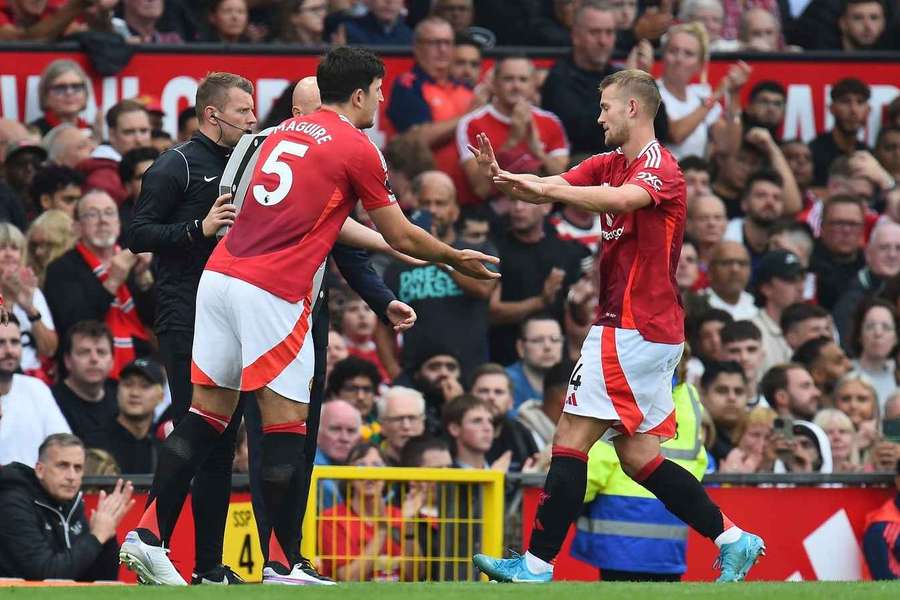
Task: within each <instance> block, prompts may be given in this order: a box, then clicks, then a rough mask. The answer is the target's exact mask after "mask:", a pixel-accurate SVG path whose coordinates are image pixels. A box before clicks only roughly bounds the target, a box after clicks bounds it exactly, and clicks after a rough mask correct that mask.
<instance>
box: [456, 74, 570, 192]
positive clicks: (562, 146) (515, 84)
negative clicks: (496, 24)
mask: <svg viewBox="0 0 900 600" xmlns="http://www.w3.org/2000/svg"><path fill="white" fill-rule="evenodd" d="M534 75H535V74H534V64H533V63H532V62H531V61H530V60H529V59H528V58H525V57H523V56H510V57H506V58H501V59H499V60H498V61H497V63H496V64H495V66H494V77H493V91H494V94H493V100H492V102H491V103H490V104H489V105H487V106H484V107H482V108H480V109H478V110H476V111H474V112H471V113H469V114H468V115H466V116H465V117H463V118H462V119H460V121H459V125H458V126H457V128H456V143H457V147H458V151H459V157H460V160H461V161H462V166H463V170H464V171H465V174H466V178H467V179H468V183H469V185H467V186H464V187H463V188H461V189H460V190H459V193H460V195H459V201H460V203H461V204H468V203H473V202H479V201H482V200H484V199H486V198H488V197H489V196H490V195H492V194H493V193H495V190H494V186H493V184H492V183H491V181H490V180H489V179H488V178H487V177H485V176H484V175H482V174H481V172H480V171H479V169H478V163H477V161H476V160H475V157H474V156H473V155H472V153H471V152H469V151H468V149H467V146H469V145H472V146H475V145H476V140H475V136H476V135H478V134H479V133H486V134H488V137H490V138H491V139H492V140H495V143H496V144H497V145H498V148H497V162H498V164H499V165H500V168H501V169H504V170H507V171H510V172H513V173H540V174H542V175H557V174H559V173H562V172H563V170H565V168H566V167H567V166H568V164H569V141H568V140H567V139H566V133H565V131H564V130H563V126H562V122H561V121H560V120H559V118H558V117H557V116H556V115H554V114H553V113H551V112H549V111H546V110H541V109H540V108H537V107H535V106H534V105H532V104H531V100H532V99H533V98H534V97H535V95H536V93H537V86H536V82H535V77H534Z"/></svg>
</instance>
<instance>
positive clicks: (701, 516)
mask: <svg viewBox="0 0 900 600" xmlns="http://www.w3.org/2000/svg"><path fill="white" fill-rule="evenodd" d="M634 480H635V481H637V482H638V483H639V484H641V485H642V486H644V487H645V488H647V489H648V490H649V491H650V492H652V493H653V495H654V496H656V497H657V498H658V499H659V500H660V502H662V503H663V504H664V505H665V506H666V508H667V509H668V510H669V512H671V513H672V514H673V515H675V516H676V517H678V518H679V519H681V520H682V521H684V522H685V523H687V524H688V525H690V526H691V527H693V528H694V529H696V530H697V532H698V533H699V534H700V535H702V536H704V537H708V538H709V539H711V540H713V541H715V539H716V538H717V537H719V535H720V534H721V533H722V532H723V531H724V530H725V523H726V519H725V515H723V514H722V510H721V509H720V508H719V507H718V506H716V505H715V504H714V503H713V501H712V500H710V498H709V495H708V494H707V493H706V490H705V489H703V485H701V484H700V482H699V481H697V479H696V478H695V477H694V476H693V475H691V474H690V472H689V471H687V470H686V469H684V468H683V467H682V466H681V465H679V464H677V463H674V462H672V461H671V460H664V459H662V455H660V456H659V457H657V459H656V460H654V461H651V462H650V464H649V465H647V466H646V467H644V469H643V470H642V471H641V472H640V473H638V474H637V475H636V476H635V477H634ZM727 523H728V525H731V522H730V521H728V522H727Z"/></svg>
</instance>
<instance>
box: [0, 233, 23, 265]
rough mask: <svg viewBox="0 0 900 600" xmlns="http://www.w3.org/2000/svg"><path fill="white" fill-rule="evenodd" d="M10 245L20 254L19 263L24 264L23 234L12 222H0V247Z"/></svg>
mask: <svg viewBox="0 0 900 600" xmlns="http://www.w3.org/2000/svg"><path fill="white" fill-rule="evenodd" d="M6 246H12V247H13V248H16V249H18V250H19V253H20V254H21V259H20V261H19V262H20V263H21V264H22V265H23V266H24V265H25V236H24V235H22V232H21V231H19V228H18V227H16V226H15V225H13V224H12V223H0V248H5V247H6Z"/></svg>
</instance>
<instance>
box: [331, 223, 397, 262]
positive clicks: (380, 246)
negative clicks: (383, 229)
mask: <svg viewBox="0 0 900 600" xmlns="http://www.w3.org/2000/svg"><path fill="white" fill-rule="evenodd" d="M338 241H339V242H340V243H342V244H346V245H348V246H353V247H354V248H362V249H363V250H369V251H370V252H388V253H390V252H392V251H393V248H391V246H390V244H388V243H387V241H385V239H384V236H382V235H381V234H380V233H378V232H377V231H375V230H374V229H369V228H368V227H366V226H365V225H363V224H362V223H359V222H358V221H354V220H353V219H351V218H349V217H348V218H347V220H346V221H344V224H343V225H342V226H341V231H340V233H339V234H338Z"/></svg>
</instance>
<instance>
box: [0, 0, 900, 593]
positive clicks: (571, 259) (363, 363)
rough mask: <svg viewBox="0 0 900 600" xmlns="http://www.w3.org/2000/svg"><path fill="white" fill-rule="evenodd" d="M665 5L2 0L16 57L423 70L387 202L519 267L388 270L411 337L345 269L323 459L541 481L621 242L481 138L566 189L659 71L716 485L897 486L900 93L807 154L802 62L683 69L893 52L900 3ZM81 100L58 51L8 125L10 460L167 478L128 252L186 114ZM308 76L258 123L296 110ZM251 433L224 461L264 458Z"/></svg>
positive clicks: (840, 123) (847, 92) (840, 85)
mask: <svg viewBox="0 0 900 600" xmlns="http://www.w3.org/2000/svg"><path fill="white" fill-rule="evenodd" d="M675 4H676V5H673V2H671V1H666V0H663V2H662V3H650V2H645V3H641V2H637V1H635V0H610V1H609V2H599V1H595V0H580V1H579V0H544V1H538V0H523V1H520V2H503V1H500V0H407V1H406V2H404V1H403V0H363V1H356V2H354V1H352V0H288V1H284V2H275V1H273V0H212V1H208V2H196V3H195V2H186V1H179V0H167V1H165V2H163V0H155V1H150V0H122V1H121V2H119V1H118V0H44V1H29V0H0V41H35V42H52V41H56V40H61V39H69V37H70V36H76V37H77V36H82V35H92V34H95V33H107V34H115V35H116V36H118V38H117V39H119V40H121V42H122V43H124V44H148V43H165V44H177V43H192V42H225V43H229V44H241V43H251V42H252V43H260V42H270V43H272V44H282V45H284V48H285V51H288V52H289V51H290V49H292V48H313V49H315V48H319V47H321V46H323V45H328V44H351V45H353V44H356V45H366V46H379V45H386V46H392V47H397V46H403V47H409V48H410V49H411V52H412V54H413V56H414V58H415V65H414V67H413V68H412V69H411V70H410V71H409V72H407V73H404V74H402V75H400V76H399V77H398V78H397V80H396V81H395V83H394V85H393V88H392V89H389V90H386V98H385V101H386V102H387V106H388V108H387V117H388V119H389V120H390V121H391V125H392V126H393V128H394V129H395V130H396V132H397V135H396V136H395V137H393V138H392V139H390V140H389V141H388V143H387V144H386V146H385V147H384V149H383V151H384V157H385V159H386V161H387V165H388V170H389V173H390V183H391V186H392V188H393V190H394V192H395V194H396V196H397V198H398V201H399V202H400V204H401V206H402V207H403V209H404V211H405V212H407V214H408V215H409V216H410V218H411V219H412V220H413V221H414V222H415V223H417V224H419V225H420V226H422V227H424V228H426V229H428V230H430V231H431V232H432V233H433V235H435V237H437V238H439V239H440V240H442V241H444V242H446V243H447V244H450V245H452V246H454V247H456V248H473V249H477V250H481V251H483V252H485V253H488V254H495V255H497V256H499V257H500V259H501V263H500V266H499V269H500V271H501V273H502V279H500V280H499V282H494V281H476V280H474V279H471V278H468V277H465V276H463V275H460V274H459V273H456V272H454V271H452V270H451V269H448V268H446V267H444V266H442V265H434V264H426V265H412V264H408V263H403V262H399V261H397V260H393V259H391V258H388V257H386V256H383V255H382V256H376V257H374V260H375V263H376V267H377V270H378V271H379V273H380V274H382V276H383V278H384V281H385V282H386V283H387V285H388V287H389V288H390V289H391V290H392V291H393V292H394V294H395V295H396V297H397V299H398V300H400V301H401V302H403V303H406V304H408V305H409V306H411V307H412V308H413V309H414V310H415V311H416V313H417V315H418V321H417V323H416V325H415V326H414V327H413V328H412V329H411V330H409V331H407V332H405V333H404V334H402V335H399V336H398V335H397V334H395V332H394V331H393V329H392V327H391V326H390V324H389V323H387V322H386V321H384V320H382V319H380V318H379V316H378V315H376V313H375V312H374V311H373V310H372V308H370V307H369V306H368V305H367V304H366V303H365V302H364V301H363V300H362V299H361V298H360V297H359V296H357V295H355V294H354V293H353V292H352V291H351V290H350V289H349V287H348V286H347V285H346V284H345V283H344V282H343V281H342V280H341V278H340V275H339V274H338V271H337V270H331V277H332V279H333V281H332V282H331V283H330V285H331V289H332V293H331V297H330V298H331V299H330V305H329V311H330V315H331V324H332V329H331V332H330V333H329V337H328V353H327V372H328V376H327V386H326V403H325V405H324V406H323V410H322V416H321V427H320V431H319V438H318V440H319V449H318V453H317V455H316V464H322V465H342V464H353V465H369V466H371V465H394V466H441V467H451V466H452V467H458V468H470V469H496V470H501V471H504V472H508V473H512V472H526V473H527V472H542V471H544V470H546V468H547V465H548V463H549V452H550V446H551V442H552V437H553V432H554V427H555V423H556V421H557V420H558V419H559V415H560V412H561V410H562V406H563V403H564V402H565V399H566V390H567V387H568V386H569V384H570V380H571V382H572V383H574V378H575V377H576V376H577V371H576V372H575V374H573V368H574V367H575V364H576V363H577V361H578V357H579V353H580V349H581V343H582V341H583V339H584V337H585V335H586V334H587V331H588V329H589V328H590V325H591V323H592V322H593V318H594V316H595V315H594V313H595V309H596V304H597V296H598V294H602V293H603V290H604V282H603V281H601V280H599V277H598V276H597V270H596V268H595V266H596V265H595V261H594V258H595V257H596V256H597V253H598V252H599V250H600V249H601V248H602V245H603V243H604V239H611V238H610V237H609V236H613V235H615V234H616V232H615V231H608V230H607V229H606V228H605V227H606V226H605V224H604V223H603V221H602V217H601V215H596V214H591V213H587V212H583V211H580V210H577V209H573V208H564V209H559V210H557V209H554V207H552V206H548V205H531V204H526V203H523V202H519V201H511V200H509V199H508V198H504V197H502V196H501V195H499V194H498V191H497V189H496V188H495V187H494V185H493V184H492V182H491V181H490V180H489V179H487V178H485V177H483V176H482V175H481V173H480V171H479V169H478V166H477V164H476V161H475V159H474V158H473V157H472V155H471V154H470V152H469V150H468V149H467V146H468V145H470V144H473V145H477V143H476V142H475V136H476V135H477V134H478V133H481V132H487V133H488V135H489V136H490V137H491V140H492V142H493V143H494V147H495V148H496V149H497V159H498V162H499V164H500V166H501V167H502V168H503V169H506V170H509V171H512V172H520V173H521V172H529V173H538V174H542V175H548V174H558V173H561V172H563V171H565V170H566V169H568V168H569V167H570V166H572V165H574V164H577V163H578V162H579V161H580V160H582V159H583V158H585V157H587V156H589V155H591V154H595V153H599V152H606V151H609V150H612V149H611V148H606V147H605V146H604V145H603V135H602V132H601V130H600V128H599V126H598V125H597V123H596V118H597V113H598V108H597V86H598V84H599V82H600V81H601V80H602V79H603V78H604V77H605V76H606V75H607V74H609V73H611V72H613V71H614V70H616V69H618V68H620V67H621V66H622V65H628V66H631V67H637V68H642V69H645V70H650V69H651V68H653V66H654V63H657V66H659V67H661V68H659V69H658V72H659V73H660V77H659V79H658V84H659V87H660V92H661V94H662V97H663V106H662V107H661V109H660V113H659V114H658V116H657V133H658V137H659V139H660V141H662V142H663V143H664V144H665V145H666V146H667V147H668V148H669V149H670V150H671V151H672V152H673V154H675V156H676V157H677V158H678V159H679V161H680V165H681V168H682V170H683V172H684V175H685V179H686V182H687V185H688V215H687V225H686V237H685V240H684V246H683V250H682V253H681V259H680V261H679V263H678V267H677V272H676V280H677V283H678V286H679V288H680V290H681V291H682V295H683V302H684V305H685V307H686V309H687V319H686V323H685V330H686V337H687V339H688V342H689V344H688V348H689V356H686V357H685V361H684V364H683V367H684V368H683V369H679V371H678V373H677V375H676V381H673V385H676V384H687V385H688V386H694V387H695V388H696V391H697V393H699V398H700V401H701V402H702V405H703V410H702V411H701V413H700V417H699V418H700V419H701V423H699V424H698V425H700V427H698V428H697V429H698V431H700V436H701V438H702V442H703V444H704V446H705V448H706V456H705V459H706V461H707V463H708V466H707V467H706V470H707V472H716V471H717V472H723V473H772V472H774V473H782V472H794V473H798V472H799V473H808V472H821V473H847V472H874V471H894V470H895V468H896V465H897V463H898V460H900V439H898V436H900V431H897V427H896V424H897V423H900V387H898V381H900V371H898V369H897V359H898V355H900V344H898V341H900V340H898V331H897V328H898V313H900V185H898V181H897V179H898V178H900V97H898V98H897V99H895V100H894V101H893V102H892V103H891V104H890V105H889V107H888V108H887V110H886V111H885V115H884V121H883V122H882V123H881V126H880V129H879V131H878V134H877V138H876V141H875V144H874V146H873V147H871V148H870V147H868V146H867V145H866V144H865V143H864V142H862V141H860V140H861V136H860V132H861V131H862V130H863V129H864V127H865V126H866V123H867V121H868V118H869V113H870V106H869V103H868V101H869V99H870V96H871V90H870V87H869V85H868V84H867V83H866V82H865V81H861V80H859V79H856V78H854V77H846V78H843V79H840V80H838V81H834V82H833V85H832V86H831V91H830V107H829V110H830V112H831V115H832V116H833V121H834V127H833V128H832V129H831V130H828V131H824V132H822V133H821V134H820V135H818V136H817V137H816V138H815V139H813V140H812V141H810V142H806V141H803V140H799V139H782V137H781V132H782V125H783V121H784V117H785V106H786V98H787V92H786V88H787V86H788V85H789V84H790V80H789V75H788V74H786V77H785V78H784V79H783V80H778V81H775V80H767V81H759V82H757V83H755V84H754V85H753V86H752V89H748V87H750V86H748V85H747V81H748V78H749V76H750V74H751V72H752V68H751V66H750V65H748V64H746V63H744V62H743V61H737V60H736V61H734V63H733V65H731V67H730V68H729V69H728V71H727V74H726V75H725V76H724V77H723V78H722V80H721V81H718V82H715V85H714V86H712V87H711V86H710V85H708V84H703V85H694V84H693V83H692V82H695V81H696V80H697V79H698V78H701V79H703V80H704V81H705V73H706V67H707V64H708V62H709V56H710V52H728V51H745V52H755V51H791V52H793V51H796V52H801V51H802V50H804V49H808V50H819V49H829V50H841V51H844V52H858V51H865V50H900V11H898V8H897V6H896V3H893V2H885V1H884V0H844V1H840V0H810V1H808V2H802V1H801V2H793V1H792V2H780V1H777V2H776V1H775V0H753V1H744V2H740V1H738V0H683V1H682V2H680V3H675ZM502 46H531V47H536V46H544V47H561V46H570V47H571V53H570V54H568V55H566V56H565V57H562V58H559V59H558V60H557V61H556V62H555V64H553V65H552V67H550V68H549V69H539V68H536V66H535V64H534V63H533V62H532V60H531V59H529V58H527V57H526V56H524V55H519V54H514V55H508V56H504V57H503V58H498V59H496V60H495V62H494V63H493V66H492V67H491V68H490V69H488V68H486V67H485V65H484V63H483V61H484V60H485V59H484V53H485V52H486V51H489V50H491V49H492V48H495V47H502ZM614 55H615V56H616V57H618V58H616V59H614V58H613V57H614ZM243 75H249V74H246V73H245V74H243ZM286 75H287V74H286ZM292 75H299V74H292ZM303 75H306V74H303ZM298 78H299V77H298ZM91 85H92V83H91V79H90V78H89V77H88V75H87V74H86V73H85V72H84V70H83V69H82V68H81V66H79V64H78V63H76V62H74V61H71V60H67V59H59V60H54V61H52V62H50V63H49V64H48V65H47V67H46V69H45V70H44V71H43V73H42V74H41V79H40V84H39V86H38V90H37V91H38V94H39V101H40V107H41V109H42V111H43V116H42V117H41V118H40V119H38V120H36V121H33V122H30V123H22V122H18V121H17V120H15V119H10V118H3V119H0V221H2V223H0V289H2V294H3V298H4V301H5V302H6V303H7V305H8V306H11V307H12V315H13V317H12V318H11V319H10V322H9V323H8V324H6V325H0V395H2V419H0V465H6V464H9V463H12V462H18V463H23V464H24V465H28V466H34V465H35V464H36V463H39V461H40V460H43V459H44V456H43V455H42V456H41V457H40V459H39V453H38V451H39V448H40V447H41V445H42V443H43V442H44V440H45V439H46V438H47V437H48V436H50V435H51V434H58V433H72V434H74V435H76V436H77V437H78V438H80V439H81V440H82V441H83V443H84V445H85V447H86V448H88V449H91V450H90V452H89V458H90V460H89V461H88V464H87V465H86V466H85V473H86V474H87V473H104V474H107V473H122V474H137V473H150V472H152V471H153V469H154V466H155V464H156V452H157V448H158V445H159V443H160V440H161V439H164V437H165V435H166V433H167V431H170V429H171V422H170V415H169V414H168V413H167V411H166V407H167V404H168V398H169V391H168V385H167V382H166V375H165V372H164V369H163V367H162V366H161V364H160V363H161V362H162V361H161V360H160V357H159V356H157V355H156V354H155V348H156V344H155V332H154V322H155V319H156V318H157V315H156V310H155V309H156V306H155V295H156V287H155V277H154V271H155V265H156V263H155V261H154V257H153V256H152V255H151V254H148V253H142V254H135V253H132V252H131V251H130V250H129V249H128V245H129V239H130V238H129V226H130V224H131V219H132V214H133V212H134V209H135V205H136V203H137V202H138V201H139V198H140V194H141V177H142V175H143V173H144V172H145V171H146V170H147V169H148V168H149V167H150V165H151V164H153V161H154V160H155V159H156V158H157V157H158V156H159V155H160V153H162V152H166V151H167V150H168V149H169V148H171V147H173V146H175V145H177V144H179V143H181V142H184V141H186V140H188V139H189V138H190V137H191V136H192V135H194V133H195V131H196V128H197V119H196V115H195V114H194V113H193V107H188V108H186V109H185V110H183V111H182V112H181V113H180V114H179V115H178V131H177V132H166V131H163V130H162V129H161V122H162V117H163V116H164V115H163V113H162V109H161V106H160V103H159V101H158V99H156V98H153V97H148V96H142V97H138V98H134V99H129V100H122V101H120V102H119V103H117V104H116V105H115V106H113V107H111V108H110V109H109V110H108V111H106V113H105V114H104V115H103V123H102V124H100V123H97V124H91V123H88V122H86V121H84V120H83V119H82V117H81V114H82V111H83V110H84V108H85V106H86V103H87V99H88V88H89V86H91ZM292 88H293V86H290V87H289V88H288V90H287V91H286V94H285V97H284V99H283V100H280V101H277V102H276V103H275V105H274V107H273V110H272V113H271V114H269V115H258V116H259V117H260V124H259V129H262V128H263V127H265V126H269V125H273V124H277V123H279V122H281V121H282V120H284V119H286V118H288V117H290V110H289V107H290V92H291V90H292ZM104 130H105V131H106V134H105V135H104V134H103V133H102V132H103V131H104ZM660 185H666V182H660ZM360 211H361V209H360ZM356 216H357V218H358V219H359V220H360V221H362V222H364V223H367V222H368V221H367V218H366V215H365V214H364V213H362V212H360V214H358V215H356ZM886 423H888V424H890V425H888V426H887V427H885V424H886ZM891 432H893V433H892V435H893V439H891V437H892V436H891ZM238 440H239V446H238V449H237V452H236V455H235V462H234V470H235V472H241V471H246V470H247V463H248V459H247V450H246V443H247V442H246V435H244V434H243V433H239V435H238ZM0 473H2V474H0V480H2V479H3V478H4V477H7V474H8V471H7V470H6V469H4V470H3V471H2V472H0ZM10 476H11V477H12V476H14V477H15V478H21V477H23V475H22V474H21V473H20V472H16V473H13V474H12V475H10ZM361 487H362V486H361ZM7 489H8V488H7V487H4V486H0V501H2V499H3V498H4V494H5V493H8V492H7V491H5V490H7ZM323 489H324V498H325V500H324V502H325V504H324V508H327V509H330V510H334V511H337V512H340V511H341V510H343V511H346V510H348V509H347V507H346V505H345V504H343V502H344V500H343V499H342V496H341V494H342V489H341V488H339V487H338V486H336V485H332V486H329V485H326V486H325V487H324V488H323ZM416 502H418V504H419V505H418V506H412V505H410V506H407V505H404V506H403V507H402V509H401V508H399V507H397V510H398V511H401V512H403V514H406V513H407V512H410V513H415V512H417V511H419V510H421V509H422V506H421V503H422V498H421V497H419V498H414V499H413V500H412V503H413V504H415V503H416ZM392 510H393V509H392ZM98 527H100V526H98ZM103 527H106V529H109V525H108V522H104V523H103ZM104 531H105V530H104ZM108 537H109V536H108V535H107V536H106V538H108ZM106 538H104V540H103V541H105V540H106ZM0 541H2V540H0ZM97 552H100V549H99V548H98V549H97ZM348 572H349V573H352V574H353V575H352V577H358V569H357V568H356V567H354V565H353V564H352V563H348V564H346V565H343V566H342V567H340V568H338V569H337V570H336V572H334V573H332V575H336V576H339V577H342V576H343V577H345V578H346V577H350V576H349V575H346V573H348ZM367 576H375V575H373V574H372V573H369V574H368V575H367Z"/></svg>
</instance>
